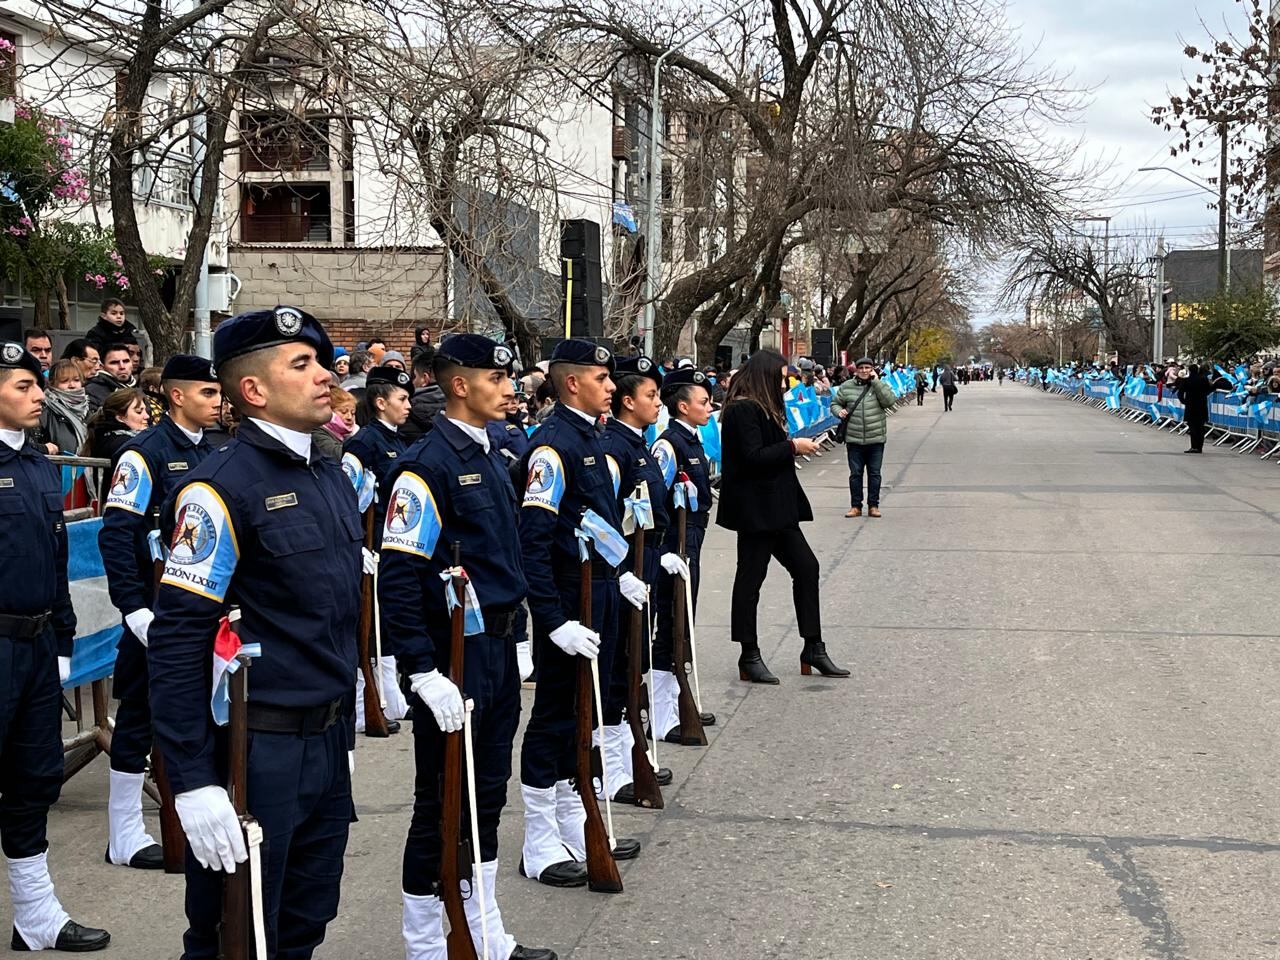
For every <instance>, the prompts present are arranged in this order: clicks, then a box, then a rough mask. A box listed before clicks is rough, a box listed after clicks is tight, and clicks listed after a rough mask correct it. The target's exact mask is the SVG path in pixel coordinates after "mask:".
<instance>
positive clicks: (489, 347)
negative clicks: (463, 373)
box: [436, 333, 515, 370]
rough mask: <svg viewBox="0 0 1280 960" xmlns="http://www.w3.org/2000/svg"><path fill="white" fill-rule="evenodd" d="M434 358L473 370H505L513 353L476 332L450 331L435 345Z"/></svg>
mask: <svg viewBox="0 0 1280 960" xmlns="http://www.w3.org/2000/svg"><path fill="white" fill-rule="evenodd" d="M436 359H437V360H441V361H444V362H446V363H452V364H454V365H455V366H459V367H470V368H471V369H473V370H507V369H509V368H510V366H511V363H512V361H513V360H515V354H514V353H512V352H511V348H510V347H508V346H506V345H505V344H501V343H499V342H498V341H497V340H491V339H489V338H488V337H482V336H481V335H480V334H478V333H451V334H449V335H448V336H447V337H445V338H444V339H443V340H441V341H440V345H439V346H437V347H436Z"/></svg>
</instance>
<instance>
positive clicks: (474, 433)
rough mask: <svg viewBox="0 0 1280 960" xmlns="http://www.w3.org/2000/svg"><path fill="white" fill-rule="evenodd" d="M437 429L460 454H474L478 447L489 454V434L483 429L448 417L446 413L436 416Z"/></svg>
mask: <svg viewBox="0 0 1280 960" xmlns="http://www.w3.org/2000/svg"><path fill="white" fill-rule="evenodd" d="M435 429H437V430H439V431H441V436H443V437H444V438H445V439H446V440H448V441H449V445H450V446H451V447H453V449H454V450H456V451H458V453H463V454H468V455H469V454H472V453H474V452H475V449H476V447H481V448H482V449H483V450H484V452H485V453H488V452H489V447H490V443H489V434H488V432H487V431H486V430H485V429H484V428H483V427H473V426H471V424H469V423H463V422H462V421H460V420H454V419H453V418H452V417H446V416H445V415H444V413H438V414H436V419H435Z"/></svg>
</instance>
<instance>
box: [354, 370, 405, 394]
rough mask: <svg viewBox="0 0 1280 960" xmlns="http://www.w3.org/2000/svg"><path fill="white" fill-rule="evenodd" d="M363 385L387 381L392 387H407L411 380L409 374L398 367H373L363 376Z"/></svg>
mask: <svg viewBox="0 0 1280 960" xmlns="http://www.w3.org/2000/svg"><path fill="white" fill-rule="evenodd" d="M364 382H365V385H366V386H370V387H372V386H373V385H374V384H375V383H389V384H391V385H392V386H393V387H404V388H405V389H406V390H408V389H409V385H410V384H411V383H412V382H413V381H412V380H410V379H409V375H408V374H407V373H405V372H404V371H403V370H401V369H400V368H399V367H388V366H381V367H374V368H373V369H372V370H370V371H369V375H368V376H367V377H365V381H364Z"/></svg>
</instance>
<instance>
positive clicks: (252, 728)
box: [147, 307, 362, 960]
mask: <svg viewBox="0 0 1280 960" xmlns="http://www.w3.org/2000/svg"><path fill="white" fill-rule="evenodd" d="M213 354H214V365H215V366H216V368H217V371H218V378H219V380H220V381H221V383H222V389H223V391H224V393H226V394H227V396H228V397H230V398H231V401H232V402H233V403H234V404H235V405H236V407H237V409H238V410H239V411H240V414H241V418H242V419H241V423H240V428H239V430H238V432H237V433H236V437H235V439H234V440H232V441H231V442H230V443H227V444H226V445H224V446H222V447H220V448H219V449H218V450H216V451H215V452H214V453H213V454H211V455H210V456H209V457H208V458H207V459H206V460H205V461H204V462H203V463H202V464H201V465H200V466H199V467H197V468H196V469H195V470H193V471H191V473H190V474H189V475H188V477H187V479H186V482H185V483H184V484H183V485H182V486H180V487H179V488H178V490H177V492H176V496H175V497H174V498H171V500H170V501H167V502H166V505H165V507H164V508H163V512H164V515H165V516H166V517H174V518H175V519H174V526H173V536H172V539H171V542H170V548H169V556H168V560H167V562H166V564H165V571H164V577H163V579H162V581H161V585H160V591H159V596H158V599H157V601H156V608H155V614H156V618H155V620H154V621H152V623H151V628H150V631H149V633H150V643H149V645H148V647H147V661H148V666H149V667H150V670H151V712H152V718H153V721H154V725H155V736H156V741H157V742H158V743H159V745H160V749H161V751H162V752H163V754H164V759H165V764H166V766H167V768H168V774H169V779H170V783H171V784H172V787H173V792H174V794H175V797H176V800H175V805H176V806H177V810H178V816H179V817H180V819H181V821H182V827H183V830H184V832H185V833H186V835H187V841H188V843H189V845H190V855H189V856H188V858H187V919H188V923H189V928H188V930H187V933H186V935H185V938H184V941H185V952H184V954H183V956H184V957H186V958H190V960H194V958H204V957H216V956H217V955H218V920H219V912H220V904H219V899H220V898H219V897H218V896H217V893H216V890H217V886H216V881H217V880H218V879H220V875H219V874H218V873H216V872H215V871H223V870H232V869H234V866H235V864H236V863H238V862H242V861H243V860H244V859H245V857H246V851H245V847H244V841H243V837H242V834H241V829H240V825H239V823H238V821H237V819H236V815H235V810H234V809H233V807H232V805H231V801H230V800H229V799H228V796H227V792H226V789H225V788H224V786H223V784H224V783H225V782H226V772H225V770H224V769H223V768H222V763H221V761H222V753H223V750H224V749H225V744H224V743H223V742H222V741H223V738H222V737H221V736H219V733H220V732H221V731H220V730H219V729H218V728H217V727H216V725H215V722H214V720H213V716H212V713H211V710H210V703H209V690H210V673H211V666H212V663H211V656H212V650H213V640H214V636H215V633H216V631H217V629H218V622H219V619H220V618H221V617H222V615H223V614H224V613H226V612H227V609H228V607H229V606H232V605H236V606H238V607H239V609H240V612H241V615H242V618H241V620H240V622H239V627H238V631H239V634H240V636H241V637H242V639H243V641H244V642H245V643H246V644H253V643H256V644H260V645H261V655H260V656H258V657H257V658H256V659H254V661H253V665H252V669H251V671H250V674H249V682H248V687H249V698H248V699H249V703H248V726H249V744H248V746H249V750H248V784H247V788H246V791H245V792H246V796H247V800H248V809H249V812H250V813H251V814H252V815H253V816H254V817H256V818H257V820H258V821H259V823H260V824H261V826H262V830H263V833H264V835H265V839H266V843H265V846H264V848H263V851H264V852H263V874H264V879H263V897H264V913H265V916H266V928H267V930H266V935H267V948H268V951H269V952H270V955H271V957H274V958H276V960H300V958H307V957H310V956H311V955H312V952H313V951H314V950H315V947H316V945H317V944H319V943H320V942H321V941H322V940H323V939H324V933H325V927H326V925H327V924H328V922H329V921H330V920H332V919H333V917H334V916H335V915H336V914H337V910H338V894H339V885H340V882H341V879H342V857H343V853H344V851H345V850H346V845H347V831H348V827H349V824H350V821H351V817H352V812H353V810H352V802H351V766H354V763H353V760H354V754H351V755H350V757H349V756H348V751H350V750H351V747H352V743H351V727H350V721H351V714H352V703H351V699H352V697H351V694H352V686H351V677H352V675H353V674H354V672H355V669H356V639H355V637H356V617H357V613H358V608H359V603H360V568H361V555H360V548H361V534H362V531H361V526H360V515H359V513H358V510H357V506H356V496H355V493H354V492H353V491H352V489H351V484H350V483H349V482H348V481H347V478H346V476H345V475H344V474H343V472H342V470H341V468H340V467H339V466H338V465H337V464H335V463H332V462H331V461H328V460H325V459H324V458H323V457H322V456H320V454H319V452H318V451H316V450H314V449H312V445H311V431H312V430H314V429H315V428H316V427H318V426H320V425H321V424H324V423H326V422H328V420H329V418H330V416H331V415H332V411H331V410H330V406H329V382H330V381H329V373H328V369H329V367H330V365H331V364H332V361H333V345H332V344H331V343H330V342H329V338H328V336H326V334H325V332H324V330H323V328H321V326H320V324H319V323H317V322H316V320H315V319H314V318H312V317H311V316H309V315H307V314H305V313H303V312H302V311H301V310H298V309H296V308H294V307H276V308H275V309H274V310H256V311H253V312H250V313H243V314H240V315H239V316H237V317H232V318H231V319H230V320H226V321H224V322H223V323H222V324H221V325H220V326H219V327H218V329H217V331H216V332H215V334H214V340H213ZM349 764H351V766H349ZM202 868H203V869H202ZM210 879H212V880H213V881H214V893H213V895H212V896H210V895H209V893H208V887H209V883H208V881H209V880H210Z"/></svg>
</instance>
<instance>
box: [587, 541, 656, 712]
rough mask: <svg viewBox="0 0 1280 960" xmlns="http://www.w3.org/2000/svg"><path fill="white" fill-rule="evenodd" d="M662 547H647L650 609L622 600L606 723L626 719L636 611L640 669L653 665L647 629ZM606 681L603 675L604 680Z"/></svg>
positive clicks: (606, 706) (606, 700) (606, 704)
mask: <svg viewBox="0 0 1280 960" xmlns="http://www.w3.org/2000/svg"><path fill="white" fill-rule="evenodd" d="M661 554H662V550H661V549H660V548H659V547H658V545H657V544H654V545H650V544H649V543H647V542H646V544H645V548H644V569H643V573H644V582H645V583H647V584H649V596H650V599H649V611H648V614H647V615H646V612H645V611H644V610H637V609H636V608H635V607H633V606H632V605H631V604H630V603H628V602H627V601H625V600H620V601H619V603H618V627H617V641H616V642H617V647H616V649H615V651H614V654H613V670H612V671H610V677H609V683H608V686H609V689H608V690H606V691H604V725H605V726H606V727H613V726H617V725H618V724H619V723H621V722H622V710H623V708H624V707H625V706H626V705H627V682H628V679H629V678H630V675H631V658H630V657H629V656H628V655H627V645H628V644H629V643H630V642H631V620H632V617H633V615H634V616H638V617H640V672H641V673H642V674H643V673H644V672H645V671H646V670H648V669H649V640H648V637H647V636H646V634H645V631H646V630H648V629H649V623H648V621H647V620H646V616H648V617H652V616H653V606H654V603H655V602H656V600H657V590H656V589H655V584H656V582H657V578H658V571H659V570H660V569H661V568H660V567H659V566H658V559H659V557H660V556H661ZM601 682H603V679H602V681H601Z"/></svg>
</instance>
